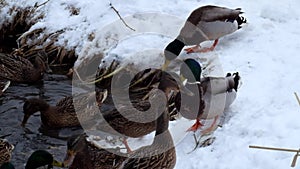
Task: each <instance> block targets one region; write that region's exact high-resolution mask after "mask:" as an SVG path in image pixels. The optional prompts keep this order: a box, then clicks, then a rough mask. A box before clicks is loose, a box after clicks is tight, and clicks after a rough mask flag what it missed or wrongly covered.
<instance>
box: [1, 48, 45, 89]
mask: <svg viewBox="0 0 300 169" xmlns="http://www.w3.org/2000/svg"><path fill="white" fill-rule="evenodd" d="M34 60H35V61H34V64H32V63H31V62H30V61H29V60H27V59H25V58H23V57H20V56H16V55H9V54H3V53H0V79H6V80H11V81H13V82H18V83H34V82H36V81H39V80H41V79H42V78H43V73H44V72H45V71H46V69H47V65H46V64H45V61H43V60H42V58H41V57H40V56H36V57H35V59H34Z"/></svg>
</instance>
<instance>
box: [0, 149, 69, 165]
mask: <svg viewBox="0 0 300 169" xmlns="http://www.w3.org/2000/svg"><path fill="white" fill-rule="evenodd" d="M44 166H45V167H47V168H53V166H57V167H61V168H64V167H65V166H64V164H63V163H61V162H58V161H56V160H55V159H54V158H53V156H52V154H50V153H49V152H48V151H46V150H37V151H35V152H33V153H32V154H31V155H30V157H29V158H28V160H27V162H26V165H25V169H37V168H39V167H44ZM14 168H15V167H14V165H13V164H12V163H10V162H6V163H4V164H2V165H1V167H0V169H14Z"/></svg>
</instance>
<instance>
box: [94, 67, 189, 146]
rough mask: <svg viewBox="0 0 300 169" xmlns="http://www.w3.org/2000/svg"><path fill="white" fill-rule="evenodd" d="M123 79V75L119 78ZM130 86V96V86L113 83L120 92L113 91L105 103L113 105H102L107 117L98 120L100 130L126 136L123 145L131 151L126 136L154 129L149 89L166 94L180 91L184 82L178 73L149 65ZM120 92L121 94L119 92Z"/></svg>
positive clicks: (153, 115)
mask: <svg viewBox="0 0 300 169" xmlns="http://www.w3.org/2000/svg"><path fill="white" fill-rule="evenodd" d="M124 76H125V75H124ZM122 79H123V78H120V80H122ZM162 79H163V80H162ZM176 79H177V80H176ZM117 80H118V79H117ZM115 83H116V84H120V83H121V82H120V83H119V82H118V81H116V82H115ZM129 86H130V87H129V97H127V95H128V93H127V90H125V91H123V89H122V88H121V87H118V88H117V87H116V86H114V85H112V88H116V89H115V90H118V92H116V93H115V94H114V95H113V96H111V95H110V96H109V97H108V99H107V100H106V102H105V103H104V104H108V105H110V106H111V105H113V106H111V109H107V106H102V107H101V108H100V110H101V112H102V116H103V119H104V121H103V122H101V123H99V124H98V126H97V130H102V131H105V132H108V133H111V134H114V135H119V136H121V137H124V145H125V146H126V148H127V151H128V152H131V149H130V147H129V146H128V144H127V141H126V137H133V138H139V137H142V136H144V135H147V134H149V133H151V132H153V131H155V116H156V114H155V113H153V112H151V110H150V109H151V108H152V105H151V103H150V102H149V101H148V100H146V98H147V97H148V96H149V95H148V94H149V92H150V91H151V90H152V89H156V88H158V89H160V90H162V91H164V92H165V93H166V95H167V93H169V92H170V91H171V90H174V91H179V89H181V87H182V86H183V85H180V80H179V76H178V75H177V74H172V73H167V72H163V71H161V70H159V69H147V70H144V71H142V72H140V73H138V74H136V76H135V77H134V78H133V80H132V83H131V85H129ZM183 91H184V90H183ZM188 92H190V91H188ZM119 93H121V94H120V95H119ZM187 94H188V93H187ZM112 97H113V98H114V101H113V100H112ZM116 99H117V100H118V102H116ZM152 109H153V108H152Z"/></svg>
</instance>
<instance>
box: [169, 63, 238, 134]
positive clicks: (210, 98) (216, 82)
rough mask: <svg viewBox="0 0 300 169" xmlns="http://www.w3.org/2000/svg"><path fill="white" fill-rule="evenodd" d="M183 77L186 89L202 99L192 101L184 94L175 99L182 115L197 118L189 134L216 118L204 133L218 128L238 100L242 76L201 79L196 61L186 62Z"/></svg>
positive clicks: (182, 68)
mask: <svg viewBox="0 0 300 169" xmlns="http://www.w3.org/2000/svg"><path fill="white" fill-rule="evenodd" d="M180 74H181V76H183V77H184V78H186V79H187V84H186V87H187V88H188V89H190V90H191V91H193V92H195V93H196V94H195V97H199V98H195V97H194V98H191V96H186V95H184V94H180V93H178V94H177V95H176V97H175V105H176V108H177V109H178V110H180V114H182V116H183V117H185V118H188V119H196V123H195V124H194V125H193V126H192V127H191V128H190V129H188V131H196V130H197V129H198V128H199V127H201V126H203V125H202V124H201V123H200V119H205V120H207V119H214V120H213V123H212V124H211V126H210V127H209V128H207V129H205V130H203V131H202V133H203V134H205V133H209V132H211V131H212V130H213V129H214V128H215V127H216V122H217V120H218V118H219V117H220V115H222V113H223V112H224V110H225V109H226V108H228V107H229V105H230V104H231V103H232V102H233V101H234V100H235V98H236V92H237V88H238V83H239V79H240V76H239V74H238V73H234V74H233V75H231V74H227V75H226V77H206V78H203V79H200V74H201V66H200V64H199V63H198V62H197V61H196V60H194V59H186V60H185V61H184V63H183V64H182V65H181V68H180ZM181 97H183V98H181ZM195 105H198V107H197V106H195Z"/></svg>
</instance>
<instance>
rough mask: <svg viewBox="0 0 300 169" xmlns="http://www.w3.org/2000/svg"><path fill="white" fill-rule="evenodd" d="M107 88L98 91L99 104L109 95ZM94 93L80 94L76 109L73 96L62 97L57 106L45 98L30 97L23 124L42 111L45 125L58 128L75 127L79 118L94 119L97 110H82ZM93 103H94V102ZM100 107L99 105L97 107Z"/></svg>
mask: <svg viewBox="0 0 300 169" xmlns="http://www.w3.org/2000/svg"><path fill="white" fill-rule="evenodd" d="M106 93H107V90H103V91H101V92H96V98H97V104H98V105H100V104H101V103H102V102H103V101H104V100H105V99H106V96H107V94H106ZM93 96H94V95H93V94H91V95H85V94H82V95H78V96H76V97H78V98H79V97H80V99H78V98H76V103H75V104H76V106H77V107H76V108H77V109H76V110H77V111H75V108H74V102H73V97H72V96H68V97H65V98H63V99H61V100H60V101H59V102H58V103H57V104H56V106H50V105H49V104H48V103H47V102H46V101H45V100H43V99H39V98H30V99H27V100H26V101H25V103H24V105H23V111H24V118H23V121H22V126H25V124H26V122H27V120H28V119H29V117H30V116H31V115H33V114H34V113H36V112H38V111H40V112H41V120H42V124H43V126H44V127H47V128H49V129H50V128H52V129H58V128H63V127H73V126H80V122H79V120H78V118H80V119H81V120H82V121H85V120H90V119H92V116H93V115H94V114H93V113H95V112H96V110H95V111H90V112H87V111H82V113H81V112H80V111H81V108H82V109H86V107H87V106H88V105H89V104H91V103H90V99H91V98H90V97H93ZM92 104H93V103H92ZM97 108H98V107H97Z"/></svg>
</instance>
